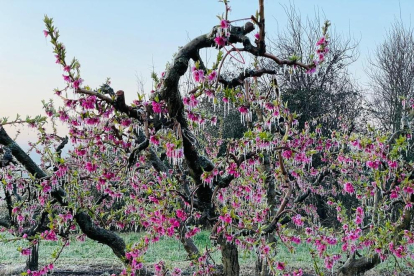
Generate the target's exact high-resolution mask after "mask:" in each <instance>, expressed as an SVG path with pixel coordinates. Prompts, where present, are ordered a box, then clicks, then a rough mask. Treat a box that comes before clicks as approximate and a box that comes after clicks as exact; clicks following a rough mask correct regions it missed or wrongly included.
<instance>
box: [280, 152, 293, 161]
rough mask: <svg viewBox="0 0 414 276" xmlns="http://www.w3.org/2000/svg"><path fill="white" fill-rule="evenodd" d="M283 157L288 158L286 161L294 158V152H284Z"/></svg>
mask: <svg viewBox="0 0 414 276" xmlns="http://www.w3.org/2000/svg"><path fill="white" fill-rule="evenodd" d="M282 156H283V157H284V158H286V159H289V158H291V157H292V151H290V150H284V151H282Z"/></svg>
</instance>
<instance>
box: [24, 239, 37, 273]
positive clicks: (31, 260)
mask: <svg viewBox="0 0 414 276" xmlns="http://www.w3.org/2000/svg"><path fill="white" fill-rule="evenodd" d="M27 269H30V270H31V271H36V270H39V244H38V243H36V244H35V245H33V246H32V254H30V255H29V257H28V258H27V261H26V270H27Z"/></svg>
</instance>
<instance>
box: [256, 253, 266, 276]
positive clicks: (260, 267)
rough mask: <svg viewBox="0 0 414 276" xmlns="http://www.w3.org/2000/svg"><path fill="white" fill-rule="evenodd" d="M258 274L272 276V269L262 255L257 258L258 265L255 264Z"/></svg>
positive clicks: (258, 275)
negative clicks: (270, 269)
mask: <svg viewBox="0 0 414 276" xmlns="http://www.w3.org/2000/svg"><path fill="white" fill-rule="evenodd" d="M254 275H257V276H270V271H269V269H268V267H267V263H266V261H264V260H263V259H261V258H260V256H258V257H257V259H256V266H255V274H254Z"/></svg>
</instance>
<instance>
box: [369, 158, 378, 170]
mask: <svg viewBox="0 0 414 276" xmlns="http://www.w3.org/2000/svg"><path fill="white" fill-rule="evenodd" d="M379 165H380V161H379V160H375V161H367V166H368V167H370V168H371V169H374V170H376V169H378V167H379Z"/></svg>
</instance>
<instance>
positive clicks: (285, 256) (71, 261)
mask: <svg viewBox="0 0 414 276" xmlns="http://www.w3.org/2000/svg"><path fill="white" fill-rule="evenodd" d="M209 234H210V233H209V232H208V231H203V232H201V233H199V234H198V235H196V236H195V238H194V242H195V243H196V245H197V246H198V248H199V249H200V250H202V251H204V250H205V249H206V248H208V249H212V245H211V241H210V238H209ZM120 235H121V236H122V237H123V238H124V240H125V242H126V243H127V244H133V243H135V242H138V241H139V240H140V237H141V236H142V235H141V234H139V233H130V234H124V233H122V234H120ZM19 246H21V247H27V242H25V241H16V242H9V243H2V242H0V264H2V265H13V266H16V265H18V264H20V265H22V266H23V265H24V264H25V261H26V257H25V256H21V255H20V252H18V251H17V249H16V248H17V247H19ZM59 249H60V244H59V242H50V241H41V244H40V250H39V255H40V256H39V259H40V262H41V263H46V262H50V261H51V260H52V257H51V255H52V253H53V252H54V251H57V250H59ZM328 250H329V252H330V253H340V251H341V250H340V247H339V246H335V247H331V248H329V249H328ZM211 256H212V257H213V259H214V261H215V262H216V263H217V264H220V263H221V260H220V252H217V251H216V252H212V253H211ZM144 258H145V261H146V262H147V263H155V262H158V261H160V260H163V261H165V262H166V264H167V265H174V266H179V267H185V266H187V265H188V260H187V253H186V252H185V250H184V248H183V246H182V245H181V243H180V242H179V241H177V240H176V239H172V238H168V237H165V238H161V239H160V241H159V242H157V243H156V244H154V245H151V246H150V247H149V249H148V251H147V254H146V255H145V257H144ZM255 259H256V255H255V253H254V252H251V251H249V252H240V264H241V265H242V266H250V267H252V266H253V265H254V262H255ZM278 259H279V260H280V261H282V262H286V263H287V264H288V266H289V268H292V269H295V268H307V269H309V270H312V269H313V260H312V258H311V255H310V247H309V246H308V245H307V244H306V243H302V244H301V245H300V246H298V247H296V248H295V253H294V254H291V253H290V252H289V250H288V249H287V248H286V247H284V246H283V245H280V246H279V251H278ZM96 264H104V265H106V266H118V267H120V266H121V265H122V264H121V262H120V261H119V260H118V259H117V258H116V257H115V255H114V254H113V253H112V250H111V249H110V248H109V247H108V246H106V245H102V244H99V243H96V242H94V241H92V240H90V239H86V240H85V241H84V242H80V241H78V240H76V239H72V240H71V245H70V246H68V247H66V248H65V249H64V251H63V252H62V254H61V255H60V258H59V261H58V262H57V266H60V267H62V266H65V265H71V266H73V265H75V266H76V265H86V266H87V265H96ZM317 264H318V266H319V267H320V268H321V269H323V268H324V263H323V260H317ZM401 267H402V268H403V269H407V267H406V266H403V265H401ZM394 268H395V261H394V260H393V259H392V258H390V259H389V260H388V261H387V262H384V263H382V264H380V265H379V266H378V267H377V268H376V269H375V271H377V272H380V271H392V270H394Z"/></svg>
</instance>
